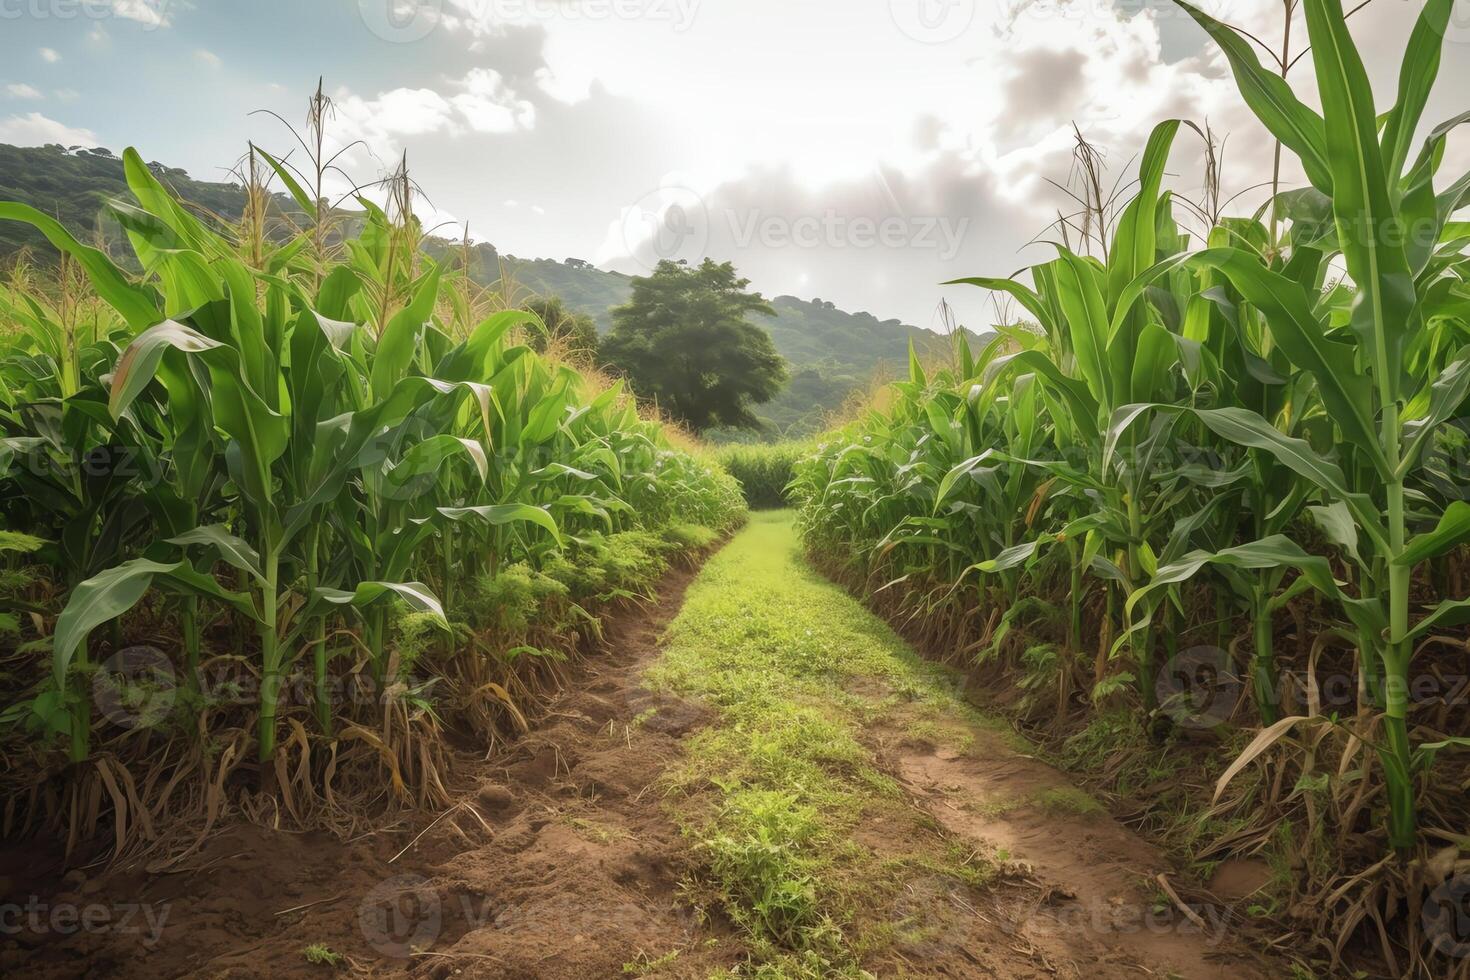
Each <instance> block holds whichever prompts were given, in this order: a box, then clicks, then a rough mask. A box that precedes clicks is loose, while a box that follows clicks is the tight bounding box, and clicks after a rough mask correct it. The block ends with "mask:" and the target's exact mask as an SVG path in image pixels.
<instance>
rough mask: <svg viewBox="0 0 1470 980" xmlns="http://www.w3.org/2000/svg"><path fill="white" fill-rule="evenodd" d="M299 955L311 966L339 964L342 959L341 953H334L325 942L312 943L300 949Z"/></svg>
mask: <svg viewBox="0 0 1470 980" xmlns="http://www.w3.org/2000/svg"><path fill="white" fill-rule="evenodd" d="M301 955H302V956H304V957H306V962H308V963H310V964H311V965H312V966H340V965H341V964H342V962H343V959H344V957H343V956H342V954H341V953H334V952H333V951H332V950H331V948H330V947H328V946H327V944H326V943H312V944H311V945H310V946H307V947H306V948H305V949H303V950H302V951H301Z"/></svg>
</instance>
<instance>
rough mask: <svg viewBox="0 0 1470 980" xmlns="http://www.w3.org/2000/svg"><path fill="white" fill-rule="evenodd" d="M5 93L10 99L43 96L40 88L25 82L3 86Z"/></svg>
mask: <svg viewBox="0 0 1470 980" xmlns="http://www.w3.org/2000/svg"><path fill="white" fill-rule="evenodd" d="M5 94H6V95H8V96H9V97H10V98H12V99H40V98H45V96H43V95H42V94H41V90H40V89H38V88H36V87H35V86H34V85H27V84H26V83H25V82H12V83H10V84H9V85H7V86H5Z"/></svg>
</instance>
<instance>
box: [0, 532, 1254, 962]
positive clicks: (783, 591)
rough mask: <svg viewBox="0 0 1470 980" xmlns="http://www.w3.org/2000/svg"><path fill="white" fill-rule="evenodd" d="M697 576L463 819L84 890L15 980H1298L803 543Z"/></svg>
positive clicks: (40, 938) (678, 580)
mask: <svg viewBox="0 0 1470 980" xmlns="http://www.w3.org/2000/svg"><path fill="white" fill-rule="evenodd" d="M694 578H695V576H694V575H693V573H691V572H689V571H676V572H673V573H671V574H670V576H669V577H668V578H667V579H666V580H665V581H664V582H663V583H662V585H661V586H660V588H659V590H658V601H657V602H655V603H650V604H649V605H647V606H646V607H644V608H642V609H639V610H634V611H632V612H630V613H628V614H624V615H621V616H618V617H616V618H615V619H613V620H612V621H611V622H610V623H609V626H608V629H607V634H606V647H607V651H606V653H605V654H603V655H598V656H594V657H592V658H590V659H589V660H588V662H587V663H586V664H585V665H584V667H582V668H581V669H580V670H579V672H578V673H577V675H576V677H577V679H576V681H575V682H574V684H573V686H572V687H571V688H570V689H569V690H567V691H565V692H564V693H563V694H562V695H561V696H559V697H558V698H557V699H556V700H555V701H554V703H553V704H552V705H551V709H550V711H549V713H548V714H547V715H546V716H545V718H544V719H543V721H542V723H541V724H540V725H539V726H538V727H537V728H536V729H535V730H533V731H532V732H531V733H530V734H528V735H526V736H525V737H523V738H522V739H521V740H520V741H518V742H517V743H516V744H515V745H514V746H513V747H512V748H511V749H510V750H509V751H508V752H507V753H505V754H504V755H502V756H499V757H496V758H494V759H491V760H488V761H483V762H476V763H470V764H468V765H467V766H465V767H464V768H463V769H462V770H461V772H462V775H463V776H464V777H465V787H464V797H463V799H462V801H461V803H460V804H459V805H458V806H456V807H455V808H453V809H451V810H449V811H447V812H445V813H443V814H440V815H438V816H437V817H424V818H419V819H416V820H415V821H413V822H405V823H404V824H402V825H398V826H394V827H387V828H383V829H382V830H380V831H378V832H376V833H373V834H369V835H365V836H363V837H362V838H360V839H356V840H353V841H348V842H345V843H344V842H341V841H338V840H337V839H335V838H333V837H331V836H330V835H327V834H292V833H286V832H282V831H271V830H267V829H264V828H260V827H256V826H253V825H235V826H233V827H231V828H229V829H228V830H226V831H224V832H222V833H220V834H219V835H217V836H216V837H214V838H213V839H212V840H211V841H210V842H209V843H208V844H207V845H206V846H205V848H204V849H203V850H202V852H201V853H200V854H199V855H197V857H196V859H194V860H193V861H192V862H191V863H190V865H189V867H187V868H184V869H182V870H180V871H179V872H178V873H174V874H168V875H156V876H149V875H146V874H144V873H142V872H132V873H129V872H112V873H105V874H100V875H97V876H96V877H89V876H87V875H85V874H79V873H73V875H72V876H71V877H69V878H68V879H67V880H66V881H64V882H62V883H61V884H60V885H59V886H57V887H56V888H54V889H52V890H51V891H50V892H47V893H45V894H40V895H33V896H24V895H22V896H21V899H20V903H21V906H20V907H21V911H20V913H18V914H19V915H21V916H26V915H29V916H31V918H29V919H23V920H22V919H17V917H16V915H12V914H11V913H10V912H9V911H6V917H4V921H0V929H4V930H5V932H6V933H9V934H8V935H6V934H0V973H3V974H5V975H25V976H36V977H79V976H89V977H104V976H105V977H128V978H130V977H145V976H146V977H182V976H189V977H255V976H263V975H272V976H316V977H321V976H331V975H334V974H338V975H357V976H383V977H388V976H415V977H432V978H436V980H437V978H444V977H450V976H473V977H493V978H568V980H570V978H577V980H583V978H614V977H624V976H630V975H631V976H658V977H689V978H695V977H699V978H703V977H709V976H712V975H716V974H719V975H724V976H755V975H759V976H762V977H768V978H773V980H781V978H788V980H798V978H805V977H812V978H816V977H828V976H833V977H863V976H876V977H890V976H909V977H1004V978H1010V977H1037V978H1041V977H1087V978H1089V980H1093V978H1111V977H1139V976H1177V977H1188V978H1214V977H1220V978H1225V977H1229V978H1232V980H1237V978H1251V977H1265V976H1269V975H1272V971H1270V970H1269V968H1268V967H1267V966H1264V965H1263V964H1262V963H1261V961H1259V960H1257V959H1255V958H1253V957H1251V956H1250V955H1249V954H1247V953H1246V952H1245V951H1244V949H1243V948H1242V947H1241V945H1240V944H1239V943H1238V942H1237V940H1236V937H1235V936H1234V935H1233V933H1232V931H1231V929H1230V927H1229V925H1228V923H1227V922H1226V920H1225V918H1224V916H1223V914H1222V913H1221V912H1220V910H1219V909H1218V908H1216V907H1215V906H1213V905H1209V904H1196V905H1195V906H1193V907H1192V908H1191V910H1190V911H1189V912H1188V913H1185V912H1181V911H1180V910H1179V907H1178V904H1177V903H1176V902H1175V901H1174V900H1173V899H1171V898H1170V897H1169V896H1168V895H1167V894H1165V892H1164V889H1163V888H1162V887H1160V885H1159V884H1158V881H1159V879H1158V878H1157V876H1158V875H1160V874H1164V873H1167V872H1168V871H1169V867H1168V864H1167V862H1166V861H1165V860H1164V859H1163V857H1162V856H1161V855H1160V854H1159V853H1158V852H1157V851H1155V850H1154V849H1153V848H1151V847H1150V846H1149V845H1147V844H1146V843H1145V842H1144V841H1142V840H1140V839H1139V838H1138V837H1137V836H1136V835H1134V834H1132V833H1131V832H1129V831H1128V830H1126V829H1124V828H1123V827H1121V826H1120V825H1119V824H1118V823H1117V822H1116V821H1114V820H1113V819H1112V818H1111V817H1110V816H1108V815H1107V814H1106V813H1105V812H1103V811H1102V809H1101V808H1100V807H1098V806H1097V805H1096V804H1095V803H1093V802H1092V801H1091V800H1090V799H1089V798H1087V797H1086V796H1085V795H1084V794H1082V793H1081V792H1080V791H1078V790H1076V789H1075V788H1073V787H1072V786H1070V784H1068V782H1067V781H1066V779H1065V778H1064V777H1063V776H1062V775H1061V774H1059V773H1057V772H1055V771H1054V770H1052V769H1050V768H1049V767H1047V766H1045V765H1044V764H1042V763H1040V762H1038V761H1037V760H1035V759H1034V758H1031V757H1029V756H1028V747H1027V746H1026V745H1025V743H1024V742H1021V741H1020V740H1019V739H1018V738H1017V737H1016V736H1014V735H1013V734H1011V733H1010V732H1009V730H1008V729H1006V728H1004V726H1001V725H999V724H997V723H995V722H992V721H990V720H988V719H986V718H984V717H983V716H981V715H979V714H977V713H975V712H974V711H973V710H972V709H970V708H968V707H967V706H965V705H964V704H963V703H962V702H961V701H960V700H959V699H958V698H957V697H956V696H955V694H954V692H955V691H956V690H957V689H958V685H957V684H955V683H954V678H952V677H950V676H949V675H947V674H944V673H943V672H942V671H939V670H938V669H937V668H934V667H933V666H932V665H928V664H925V663H923V662H922V661H920V660H919V659H918V658H917V656H916V655H915V654H914V653H913V651H912V650H911V649H910V648H908V647H907V645H905V644H904V643H903V642H902V641H901V640H899V639H898V638H897V637H896V636H894V635H893V633H892V632H891V631H890V630H888V628H887V627H886V626H885V625H883V624H882V623H881V622H880V621H878V620H877V619H876V617H874V616H872V615H871V614H870V613H869V612H867V611H866V610H865V609H863V608H862V607H861V606H860V605H859V604H857V603H856V602H855V601H853V600H852V599H851V598H850V597H848V596H847V595H846V594H845V593H843V592H842V591H841V590H840V589H838V588H837V587H836V586H833V585H831V584H830V583H827V582H826V581H825V580H823V579H821V578H820V577H819V576H818V575H817V574H816V573H815V572H813V571H812V570H811V569H809V568H808V567H806V566H805V564H804V563H802V562H801V561H800V558H799V555H798V553H797V545H796V539H795V536H794V533H793V531H792V528H791V525H790V519H789V517H780V516H777V517H772V516H764V517H762V516H758V517H757V519H756V520H755V521H754V522H753V524H752V526H751V527H750V528H749V529H747V530H746V531H745V532H742V534H741V535H740V536H739V537H737V539H736V540H735V541H734V542H732V543H731V544H730V545H729V546H727V548H726V549H725V550H724V551H723V552H721V553H720V554H718V555H716V556H715V558H714V559H712V560H711V562H710V564H709V565H708V566H707V568H706V569H705V571H704V572H702V573H701V574H700V576H699V578H698V585H696V587H695V588H694V590H692V591H690V593H689V601H688V604H687V605H686V604H685V598H686V596H685V593H686V590H688V589H689V587H690V585H691V582H692V581H693V580H694ZM681 607H682V611H681ZM676 615H677V620H676V619H675V617H676ZM661 641H662V642H663V644H664V648H663V649H662V650H661V649H660V642H661ZM650 668H652V670H651V672H650ZM649 685H651V686H652V688H653V689H656V690H657V691H659V692H661V693H655V690H652V689H650V686H649ZM752 801H753V802H752ZM762 821H764V822H762ZM772 828H775V829H772ZM1165 880H1166V881H1167V880H1169V879H1165ZM0 885H7V886H10V887H9V888H7V891H11V890H14V889H15V888H16V887H17V882H16V881H15V880H13V879H12V880H9V881H6V880H0ZM1175 887H1176V889H1177V888H1180V887H1182V886H1179V885H1178V882H1177V880H1175ZM57 889H60V890H59V891H58V890H57ZM26 902H29V903H30V905H32V906H36V909H35V910H34V912H27V911H26V909H25V907H24V903H26ZM783 902H784V903H785V904H784V905H783V904H782V903H783ZM12 907H16V903H15V902H14V901H12V902H11V903H10V904H9V905H7V906H6V910H8V909H10V908H12ZM62 909H73V910H77V909H80V910H81V912H82V913H84V914H85V913H86V910H87V909H94V910H98V909H100V910H102V912H98V913H96V914H97V915H102V914H104V913H105V914H106V916H108V918H106V920H105V922H103V927H102V928H98V927H97V926H96V924H95V923H94V925H93V926H92V927H88V928H81V927H79V926H78V925H76V924H75V923H74V922H73V923H68V922H67V921H63V920H57V919H56V918H55V913H56V912H57V910H62ZM0 911H3V910H0ZM125 914H126V915H127V916H128V918H127V921H126V922H124V921H123V916H124V915H125ZM17 921H20V922H21V928H20V929H19V930H18V931H16V930H14V929H12V928H10V927H11V925H12V924H13V923H15V922H17ZM99 921H101V920H99ZM313 958H315V959H316V960H318V961H319V962H309V960H311V959H313ZM722 971H731V972H722ZM760 971H764V972H760Z"/></svg>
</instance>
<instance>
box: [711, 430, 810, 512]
mask: <svg viewBox="0 0 1470 980" xmlns="http://www.w3.org/2000/svg"><path fill="white" fill-rule="evenodd" d="M813 448H814V447H813V446H812V445H811V444H809V443H804V442H778V443H771V444H754V445H738V444H737V445H729V446H722V447H720V448H719V449H718V450H717V451H716V452H715V459H716V461H718V462H719V464H720V466H721V467H723V468H724V470H725V472H727V473H729V474H730V475H731V476H733V477H734V478H735V479H736V480H738V481H740V489H741V492H742V493H744V495H745V502H746V504H747V505H749V506H750V507H752V508H755V509H757V510H761V509H769V508H772V507H785V506H786V505H787V503H788V502H789V501H788V498H787V494H786V486H787V484H789V483H790V482H791V480H792V477H793V476H794V475H795V467H796V462H797V460H799V459H801V458H802V457H803V456H807V455H809V454H810V453H811V452H812V450H813Z"/></svg>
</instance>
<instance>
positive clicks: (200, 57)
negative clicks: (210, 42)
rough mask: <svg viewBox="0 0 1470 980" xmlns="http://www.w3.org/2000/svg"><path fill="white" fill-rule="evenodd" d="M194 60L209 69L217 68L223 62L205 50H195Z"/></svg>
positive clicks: (217, 56)
mask: <svg viewBox="0 0 1470 980" xmlns="http://www.w3.org/2000/svg"><path fill="white" fill-rule="evenodd" d="M194 60H196V61H198V62H199V63H200V64H202V65H205V66H207V67H209V68H218V67H219V66H220V65H222V64H224V62H223V61H221V60H220V57H219V55H217V54H215V53H214V52H213V51H210V50H208V49H206V48H195V49H194Z"/></svg>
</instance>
